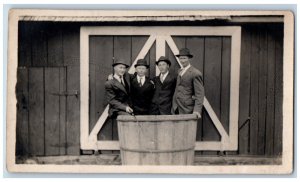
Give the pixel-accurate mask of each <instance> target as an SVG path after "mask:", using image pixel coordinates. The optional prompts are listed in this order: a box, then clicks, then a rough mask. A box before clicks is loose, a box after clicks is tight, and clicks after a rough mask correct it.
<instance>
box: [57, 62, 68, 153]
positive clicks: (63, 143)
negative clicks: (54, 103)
mask: <svg viewBox="0 0 300 182" xmlns="http://www.w3.org/2000/svg"><path fill="white" fill-rule="evenodd" d="M66 91H67V73H66V68H65V67H61V68H59V92H60V93H65V92H66ZM66 109H67V99H66V96H64V95H62V96H60V97H59V154H60V155H66V154H67V132H66V124H67V114H66Z"/></svg>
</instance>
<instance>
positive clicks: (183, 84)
mask: <svg viewBox="0 0 300 182" xmlns="http://www.w3.org/2000/svg"><path fill="white" fill-rule="evenodd" d="M176 57H178V58H179V61H180V63H181V65H182V68H181V69H180V70H179V71H178V76H177V83H176V89H175V93H174V96H173V102H172V113H173V114H192V113H194V114H196V115H197V116H198V118H200V117H201V111H202V106H203V100H204V84H203V77H202V73H201V72H200V71H199V70H198V69H196V68H195V67H193V66H192V65H191V64H190V60H191V58H193V55H192V54H190V51H189V49H187V48H183V49H181V50H180V51H179V54H178V55H176Z"/></svg>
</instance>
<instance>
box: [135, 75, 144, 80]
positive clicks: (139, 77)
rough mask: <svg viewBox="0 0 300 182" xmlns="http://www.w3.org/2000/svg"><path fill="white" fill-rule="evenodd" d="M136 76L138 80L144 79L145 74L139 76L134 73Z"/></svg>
mask: <svg viewBox="0 0 300 182" xmlns="http://www.w3.org/2000/svg"><path fill="white" fill-rule="evenodd" d="M136 77H137V78H138V80H139V79H145V76H142V77H141V76H139V75H136Z"/></svg>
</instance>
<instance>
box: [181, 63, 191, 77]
mask: <svg viewBox="0 0 300 182" xmlns="http://www.w3.org/2000/svg"><path fill="white" fill-rule="evenodd" d="M190 67H191V65H190V64H189V65H188V66H186V67H185V68H182V71H181V72H180V76H183V75H184V73H185V72H186V70H188V69H189V68H190Z"/></svg>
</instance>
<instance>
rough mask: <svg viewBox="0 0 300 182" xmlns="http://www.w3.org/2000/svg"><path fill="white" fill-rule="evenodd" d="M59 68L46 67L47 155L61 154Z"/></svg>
mask: <svg viewBox="0 0 300 182" xmlns="http://www.w3.org/2000/svg"><path fill="white" fill-rule="evenodd" d="M57 94H59V68H45V155H59V147H60V145H59V134H60V133H59V127H60V124H59V117H60V116H59V113H60V110H59V95H57Z"/></svg>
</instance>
